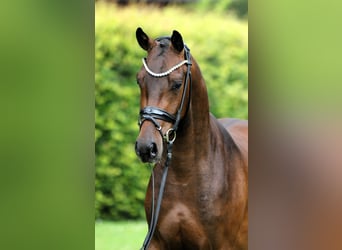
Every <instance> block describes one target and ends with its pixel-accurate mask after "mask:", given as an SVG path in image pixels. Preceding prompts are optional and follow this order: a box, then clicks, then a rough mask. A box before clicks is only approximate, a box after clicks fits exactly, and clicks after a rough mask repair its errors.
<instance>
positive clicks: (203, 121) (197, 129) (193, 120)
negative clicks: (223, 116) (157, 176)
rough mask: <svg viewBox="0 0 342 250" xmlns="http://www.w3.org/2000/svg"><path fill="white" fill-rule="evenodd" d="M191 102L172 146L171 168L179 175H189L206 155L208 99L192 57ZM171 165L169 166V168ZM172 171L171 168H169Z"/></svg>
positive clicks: (198, 69)
mask: <svg viewBox="0 0 342 250" xmlns="http://www.w3.org/2000/svg"><path fill="white" fill-rule="evenodd" d="M192 63H193V66H192V70H191V76H192V90H191V102H190V106H189V110H188V112H187V117H185V118H184V119H183V122H182V124H181V126H180V127H179V131H177V139H176V141H175V144H174V146H173V159H172V161H173V162H175V163H176V164H173V165H174V166H173V169H174V171H175V172H176V173H178V175H179V176H182V177H186V176H187V174H190V175H191V172H192V171H193V170H194V168H193V165H194V164H196V162H197V161H199V160H201V159H203V157H206V156H207V155H208V147H207V146H206V145H209V134H210V133H209V129H210V128H209V126H210V125H209V100H208V93H207V88H206V86H205V81H204V79H203V77H202V73H201V71H200V68H199V67H198V64H197V63H196V61H195V60H194V59H193V58H192ZM171 169H172V167H171V168H170V170H171ZM171 171H172V170H171Z"/></svg>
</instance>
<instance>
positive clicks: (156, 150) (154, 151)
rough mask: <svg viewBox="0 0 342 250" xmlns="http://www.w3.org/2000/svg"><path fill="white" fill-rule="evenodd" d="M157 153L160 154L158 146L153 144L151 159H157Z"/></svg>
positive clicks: (151, 146)
mask: <svg viewBox="0 0 342 250" xmlns="http://www.w3.org/2000/svg"><path fill="white" fill-rule="evenodd" d="M157 153H158V149H157V144H155V143H154V142H152V143H151V145H150V157H151V159H154V158H156V156H157Z"/></svg>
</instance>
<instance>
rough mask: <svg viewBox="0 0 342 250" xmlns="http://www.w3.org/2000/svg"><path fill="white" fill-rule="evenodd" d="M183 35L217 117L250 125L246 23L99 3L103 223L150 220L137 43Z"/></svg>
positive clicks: (99, 213) (99, 210)
mask: <svg viewBox="0 0 342 250" xmlns="http://www.w3.org/2000/svg"><path fill="white" fill-rule="evenodd" d="M203 20H205V21H203ZM138 26H141V27H142V28H143V29H144V30H145V31H146V33H147V34H149V35H150V36H151V37H157V36H161V35H170V34H171V32H172V30H173V29H177V30H178V31H180V33H181V34H182V36H183V39H184V41H185V42H186V44H187V45H188V47H189V48H190V49H191V53H192V55H193V56H194V57H195V58H196V60H197V62H198V63H199V65H200V67H201V70H202V73H203V76H204V78H205V79H206V83H207V87H208V92H209V99H210V104H211V111H212V113H213V114H214V115H216V116H217V117H228V116H229V117H238V118H243V119H246V118H247V115H248V113H247V99H248V95H247V81H248V77H247V73H248V72H247V62H248V52H247V46H248V45H247V24H246V23H244V22H239V21H236V20H235V19H233V18H232V17H229V16H227V15H223V14H219V15H217V14H215V13H213V14H212V13H197V12H190V13H189V12H188V11H186V12H185V11H183V10H182V9H178V8H176V7H172V8H164V9H162V10H160V9H158V8H153V7H141V6H135V5H133V6H130V7H127V8H117V7H115V6H114V5H110V6H109V5H105V4H97V5H96V15H95V30H96V31H95V102H96V103H95V106H96V108H95V148H96V149H95V150H96V180H95V194H96V197H95V210H96V215H95V216H96V218H97V219H99V218H101V219H111V220H113V219H115V220H116V219H123V218H126V219H138V218H144V210H143V202H144V197H145V189H146V186H147V182H148V178H149V171H150V170H149V168H148V167H147V166H145V165H143V164H142V163H140V162H139V160H138V158H137V157H136V156H135V153H134V143H135V139H136V136H137V135H138V126H137V116H138V112H139V89H138V87H137V86H136V80H135V75H136V73H137V72H138V70H139V69H140V67H141V58H142V57H144V56H145V53H146V52H145V51H143V50H142V49H141V48H140V47H139V46H138V44H137V42H136V40H135V30H136V28H137V27H138Z"/></svg>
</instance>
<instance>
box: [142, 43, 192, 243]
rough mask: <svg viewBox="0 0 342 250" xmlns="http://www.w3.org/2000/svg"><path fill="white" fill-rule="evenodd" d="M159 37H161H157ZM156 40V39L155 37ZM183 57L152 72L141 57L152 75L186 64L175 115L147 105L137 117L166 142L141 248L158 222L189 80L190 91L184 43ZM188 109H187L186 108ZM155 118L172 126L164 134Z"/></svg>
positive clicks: (188, 66)
mask: <svg viewBox="0 0 342 250" xmlns="http://www.w3.org/2000/svg"><path fill="white" fill-rule="evenodd" d="M159 39H161V38H159ZM157 40H158V39H157ZM184 57H185V60H184V61H182V62H180V63H178V64H177V65H175V66H173V67H172V68H171V69H169V70H167V71H165V72H163V73H154V72H153V71H151V70H150V69H149V68H148V67H147V64H146V59H143V65H144V67H145V69H146V71H147V72H148V73H149V74H150V75H151V76H153V77H158V78H159V77H165V76H167V75H169V74H171V73H172V72H173V71H175V70H176V69H178V68H179V67H181V66H182V65H184V64H187V72H186V78H185V85H184V88H183V93H182V99H181V103H180V105H179V108H178V111H177V113H176V115H175V116H174V115H172V114H170V113H168V112H167V111H165V110H162V109H160V108H157V107H152V106H147V107H145V108H143V109H142V110H141V111H140V117H139V126H140V127H141V126H142V124H143V123H144V121H146V120H148V121H151V122H152V123H153V124H154V126H155V127H156V129H157V130H158V131H159V133H160V135H161V137H162V138H163V140H164V141H165V142H166V144H167V155H166V161H165V165H164V170H163V175H162V180H161V183H160V188H159V194H158V199H157V204H156V207H155V206H154V199H155V197H154V196H155V194H154V175H153V169H152V173H151V176H152V213H151V221H150V224H149V230H148V233H147V235H146V237H145V240H144V243H143V246H142V247H141V250H145V249H147V248H148V246H149V244H150V242H151V240H152V236H153V234H154V231H155V229H156V226H157V222H158V217H159V212H160V207H161V202H162V199H163V194H164V189H165V183H166V177H167V173H168V169H169V164H170V161H171V158H172V147H173V143H174V141H175V140H176V132H177V129H178V125H179V122H180V119H181V117H180V116H181V113H182V110H183V106H184V100H185V94H186V90H187V88H188V85H189V82H190V91H191V65H192V63H191V56H190V49H189V48H188V47H187V46H186V45H184ZM190 98H191V92H190V97H189V102H188V107H187V108H188V109H189V104H190ZM187 111H188V110H187ZM157 120H164V121H166V122H169V123H172V124H173V126H172V128H170V129H169V130H168V131H167V132H166V133H165V134H164V135H163V132H162V127H161V126H160V124H159V122H158V121H157Z"/></svg>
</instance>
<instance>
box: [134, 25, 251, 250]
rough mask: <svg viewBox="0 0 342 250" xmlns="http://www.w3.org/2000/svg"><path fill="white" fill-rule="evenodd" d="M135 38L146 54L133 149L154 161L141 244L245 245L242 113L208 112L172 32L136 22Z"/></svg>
mask: <svg viewBox="0 0 342 250" xmlns="http://www.w3.org/2000/svg"><path fill="white" fill-rule="evenodd" d="M136 38H137V41H138V43H139V45H140V46H141V48H143V49H144V50H146V51H147V57H146V58H144V59H143V67H142V68H141V70H140V71H139V72H138V74H137V83H138V85H139V87H140V108H141V111H140V119H139V124H140V133H139V136H138V138H137V141H136V145H135V150H136V153H137V155H138V156H139V158H140V159H141V160H142V161H143V162H146V163H150V164H153V165H154V167H153V170H152V174H151V178H150V182H149V185H148V188H147V192H146V199H145V211H146V217H147V221H148V224H149V232H148V235H147V236H146V239H145V242H144V245H143V247H142V249H177V250H180V249H215V250H216V249H222V250H229V249H247V231H248V123H247V121H243V120H238V119H228V118H224V119H216V118H215V117H214V116H213V115H212V114H210V112H209V101H208V94H207V89H206V86H205V82H204V79H203V77H202V73H201V71H200V68H199V66H198V64H197V63H196V61H195V59H194V58H193V57H192V56H191V54H190V50H189V49H188V47H187V46H186V45H185V44H184V43H183V38H182V36H181V34H180V33H179V32H177V31H173V33H172V36H171V37H160V38H157V39H151V38H149V36H148V35H147V34H145V33H144V31H143V30H142V29H141V28H138V29H137V30H136ZM156 194H159V195H158V196H157V195H156Z"/></svg>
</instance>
